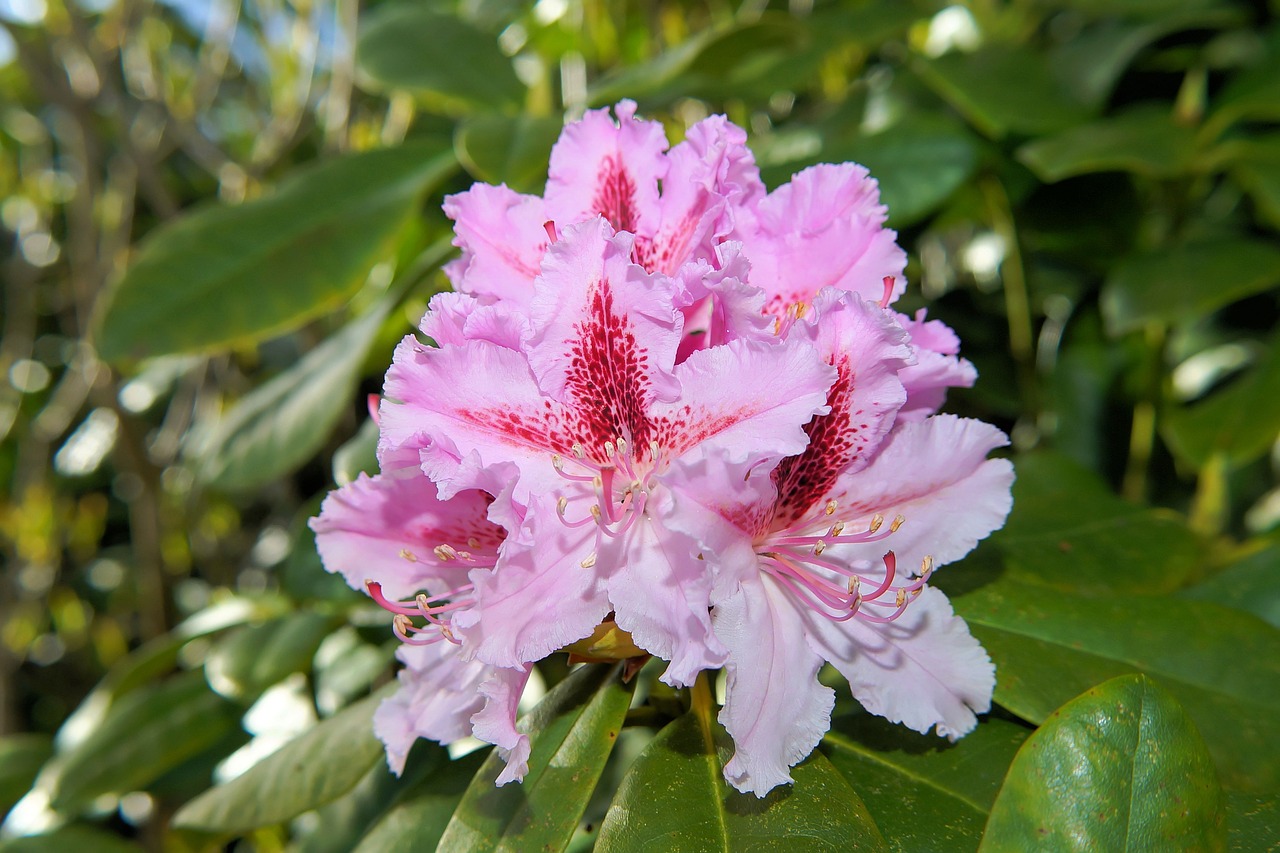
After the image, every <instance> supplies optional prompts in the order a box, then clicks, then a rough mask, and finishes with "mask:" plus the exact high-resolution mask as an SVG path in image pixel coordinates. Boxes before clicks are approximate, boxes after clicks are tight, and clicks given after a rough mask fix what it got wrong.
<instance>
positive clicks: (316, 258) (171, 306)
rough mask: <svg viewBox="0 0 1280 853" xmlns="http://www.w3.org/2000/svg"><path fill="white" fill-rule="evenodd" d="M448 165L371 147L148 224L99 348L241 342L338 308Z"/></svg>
mask: <svg viewBox="0 0 1280 853" xmlns="http://www.w3.org/2000/svg"><path fill="white" fill-rule="evenodd" d="M455 165H456V164H455V161H454V159H453V155H452V154H443V155H442V154H440V153H439V149H438V148H435V147H432V146H424V145H405V146H402V147H400V148H391V149H385V150H380V151H368V152H365V153H362V154H355V155H351V156H348V157H341V158H336V159H333V160H329V161H327V162H323V163H320V164H318V165H314V166H310V167H307V168H305V169H299V170H298V171H297V172H295V173H294V175H293V176H292V177H290V178H289V179H287V180H286V181H284V182H283V183H281V185H280V186H279V188H278V189H277V190H276V191H275V192H272V193H270V194H269V195H267V196H265V197H263V198H259V199H254V200H253V201H248V202H245V203H243V204H239V205H222V204H219V205H214V206H211V207H204V208H201V209H200V210H197V211H195V212H192V213H189V214H187V215H185V216H183V217H182V218H180V219H178V220H177V221H176V222H173V223H172V224H169V225H165V226H162V227H160V228H158V229H156V230H155V231H154V232H153V233H152V234H151V235H150V236H149V237H148V238H147V240H146V241H145V243H144V246H143V248H142V250H141V252H140V253H139V255H138V257H137V260H136V261H135V262H134V263H133V265H132V266H131V267H130V268H129V270H128V271H127V272H126V273H125V276H124V278H123V279H122V280H121V281H120V283H119V285H118V287H117V288H116V291H115V294H114V297H113V298H112V300H111V303H110V305H109V307H108V308H107V311H106V314H105V316H104V318H103V320H102V324H101V327H100V329H99V330H98V335H97V346H98V352H99V354H100V355H101V356H102V357H103V358H104V359H107V360H109V361H119V360H123V359H133V358H144V357H146V356H154V355H162V354H165V353H177V352H199V351H207V350H215V349H221V348H226V347H229V346H237V345H245V344H249V343H253V342H255V341H259V340H262V339H264V338H267V337H271V336H272V335H275V334H279V333H280V332H282V331H285V330H286V329H289V328H292V327H294V326H297V325H299V324H300V323H302V322H303V321H305V320H307V319H308V318H310V317H314V316H316V315H317V314H321V313H323V312H325V311H328V310H331V309H333V308H335V307H337V306H338V305H339V304H341V303H342V302H343V301H344V300H345V299H347V298H348V297H350V295H351V294H352V293H354V292H355V290H356V289H357V288H358V287H359V286H360V284H361V283H362V282H363V281H364V280H365V277H366V275H367V273H368V271H369V269H370V267H372V266H373V264H374V263H375V262H377V261H378V260H379V259H381V258H383V257H384V256H385V255H387V254H388V253H389V252H390V250H391V248H392V246H393V244H394V241H395V239H396V236H397V234H398V232H399V231H400V229H401V228H402V227H403V226H404V224H405V223H406V222H407V221H408V219H409V218H410V217H411V216H412V215H413V213H414V211H415V210H417V207H418V200H419V199H420V198H421V196H422V195H423V194H424V193H425V192H427V191H428V190H429V189H430V188H431V187H432V186H434V185H436V184H437V183H438V182H439V181H440V180H442V179H443V178H444V177H446V176H447V175H449V174H450V173H451V172H452V171H453V169H454V168H455Z"/></svg>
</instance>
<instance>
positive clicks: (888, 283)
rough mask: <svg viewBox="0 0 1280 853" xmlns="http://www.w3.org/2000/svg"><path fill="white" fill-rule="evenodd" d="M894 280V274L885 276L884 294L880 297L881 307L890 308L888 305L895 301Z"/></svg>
mask: <svg viewBox="0 0 1280 853" xmlns="http://www.w3.org/2000/svg"><path fill="white" fill-rule="evenodd" d="M894 281H895V279H894V277H893V276H891V275H887V276H885V277H884V280H883V284H884V296H882V297H880V307H881V308H888V307H889V303H890V302H892V301H893V284H894Z"/></svg>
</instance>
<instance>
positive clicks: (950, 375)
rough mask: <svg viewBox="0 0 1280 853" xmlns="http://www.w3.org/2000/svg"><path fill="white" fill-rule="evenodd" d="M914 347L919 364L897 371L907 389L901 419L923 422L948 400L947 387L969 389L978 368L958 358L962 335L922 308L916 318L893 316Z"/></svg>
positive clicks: (899, 417) (975, 379) (900, 413)
mask: <svg viewBox="0 0 1280 853" xmlns="http://www.w3.org/2000/svg"><path fill="white" fill-rule="evenodd" d="M894 316H895V317H897V320H898V322H899V323H900V324H901V325H902V327H903V328H904V329H906V330H907V334H908V335H910V336H911V347H912V349H913V350H915V355H916V363H915V364H912V365H909V366H907V367H905V368H903V369H902V370H900V371H899V372H898V378H899V379H900V380H902V384H903V386H904V387H905V388H906V389H907V401H906V402H905V403H903V405H902V409H901V411H899V413H898V419H899V420H907V421H920V420H924V419H925V418H927V417H928V416H929V415H932V414H934V413H935V412H937V411H938V410H939V409H941V408H942V404H943V403H944V402H946V398H947V389H948V388H970V387H972V386H973V383H974V382H975V381H977V378H978V371H977V370H976V369H975V368H974V366H973V365H972V364H971V363H970V362H969V361H968V360H966V359H963V358H957V357H956V353H958V352H959V351H960V338H959V337H958V336H957V335H956V333H955V332H954V331H952V330H951V328H950V327H948V326H947V325H946V324H945V323H943V322H942V321H941V320H925V310H924V309H923V308H921V309H920V310H919V311H917V312H916V316H915V317H914V318H911V317H907V316H905V315H903V314H896V313H895V315H894Z"/></svg>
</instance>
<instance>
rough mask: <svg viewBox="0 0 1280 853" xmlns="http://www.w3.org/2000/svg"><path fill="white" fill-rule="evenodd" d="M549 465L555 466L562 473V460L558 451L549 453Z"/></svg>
mask: <svg viewBox="0 0 1280 853" xmlns="http://www.w3.org/2000/svg"><path fill="white" fill-rule="evenodd" d="M551 467H552V468H555V469H556V470H557V471H559V472H560V473H561V474H563V473H564V460H563V459H561V458H560V454H559V453H552V454H551Z"/></svg>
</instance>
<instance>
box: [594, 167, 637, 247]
mask: <svg viewBox="0 0 1280 853" xmlns="http://www.w3.org/2000/svg"><path fill="white" fill-rule="evenodd" d="M635 204H636V183H635V181H634V180H632V179H631V175H630V174H629V173H628V172H627V167H626V166H624V165H623V164H622V161H621V160H620V159H618V158H617V157H606V158H604V160H603V161H602V162H601V163H600V173H599V175H598V176H597V177H596V197H595V201H594V202H593V203H592V206H593V207H594V208H595V210H596V212H598V213H599V214H600V215H601V216H603V217H604V218H605V219H607V220H609V222H610V223H611V224H612V225H613V230H615V231H630V232H632V233H635V230H636V214H635Z"/></svg>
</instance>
